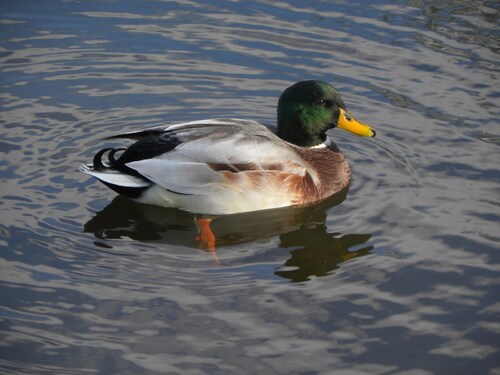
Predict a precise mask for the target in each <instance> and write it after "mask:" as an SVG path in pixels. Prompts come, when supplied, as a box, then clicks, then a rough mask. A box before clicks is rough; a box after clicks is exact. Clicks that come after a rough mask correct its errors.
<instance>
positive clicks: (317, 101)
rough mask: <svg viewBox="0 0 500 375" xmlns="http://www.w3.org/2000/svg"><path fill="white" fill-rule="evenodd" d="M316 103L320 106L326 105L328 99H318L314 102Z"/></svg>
mask: <svg viewBox="0 0 500 375" xmlns="http://www.w3.org/2000/svg"><path fill="white" fill-rule="evenodd" d="M314 104H315V105H317V106H318V107H324V106H325V105H326V100H322V99H321V100H316V102H315V103H314Z"/></svg>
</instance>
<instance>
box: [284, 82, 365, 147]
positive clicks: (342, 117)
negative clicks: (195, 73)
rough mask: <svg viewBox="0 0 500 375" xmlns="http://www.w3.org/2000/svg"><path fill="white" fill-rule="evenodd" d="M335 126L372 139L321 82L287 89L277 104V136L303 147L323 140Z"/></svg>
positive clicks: (333, 89) (301, 83) (300, 84)
mask: <svg viewBox="0 0 500 375" xmlns="http://www.w3.org/2000/svg"><path fill="white" fill-rule="evenodd" d="M335 127H339V128H342V129H344V130H347V131H349V132H351V133H354V134H357V135H360V136H365V137H374V136H375V131H374V130H373V129H371V128H370V127H369V126H368V125H366V124H363V123H361V122H359V121H357V120H356V119H355V118H354V117H353V116H351V115H350V114H349V113H348V112H347V110H346V107H345V104H344V101H343V100H342V97H341V96H340V94H339V93H338V91H337V90H336V89H335V87H333V86H332V85H329V84H328V83H326V82H322V81H315V80H311V81H301V82H298V83H296V84H294V85H293V86H290V87H289V88H287V89H286V90H285V91H284V92H283V94H282V95H281V97H280V99H279V102H278V136H280V137H281V138H282V139H284V140H285V141H287V142H290V143H293V144H296V145H298V146H303V147H311V146H315V145H318V144H320V143H322V142H324V141H325V140H326V134H325V133H326V131H327V130H328V129H332V128H335Z"/></svg>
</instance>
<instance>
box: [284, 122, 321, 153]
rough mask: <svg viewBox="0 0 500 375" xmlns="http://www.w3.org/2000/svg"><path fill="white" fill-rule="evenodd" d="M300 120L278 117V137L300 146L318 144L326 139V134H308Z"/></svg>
mask: <svg viewBox="0 0 500 375" xmlns="http://www.w3.org/2000/svg"><path fill="white" fill-rule="evenodd" d="M305 128H306V127H304V125H303V124H302V123H301V122H300V120H296V119H295V120H290V121H286V120H282V119H278V132H277V134H278V137H280V138H281V139H283V140H284V141H287V142H290V143H293V144H294V145H297V146H300V147H312V146H318V145H320V144H322V143H324V142H325V141H326V134H325V133H321V134H309V133H308V132H306V131H305V130H304V129H305Z"/></svg>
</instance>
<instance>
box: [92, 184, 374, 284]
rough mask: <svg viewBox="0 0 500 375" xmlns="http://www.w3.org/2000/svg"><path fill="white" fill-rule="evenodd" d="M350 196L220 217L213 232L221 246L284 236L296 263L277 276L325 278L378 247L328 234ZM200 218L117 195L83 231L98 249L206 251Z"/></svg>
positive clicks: (360, 236) (355, 238) (290, 262)
mask: <svg viewBox="0 0 500 375" xmlns="http://www.w3.org/2000/svg"><path fill="white" fill-rule="evenodd" d="M346 195H347V190H346V191H344V192H341V193H339V194H338V195H335V196H333V197H331V198H330V199H328V200H326V201H324V202H321V203H319V204H317V205H315V206H311V207H301V208H296V207H295V208H293V207H287V208H280V209H275V210H267V211H259V212H252V213H244V214H236V215H227V216H219V217H214V218H213V220H212V223H211V228H212V231H213V233H214V235H215V237H216V247H217V248H218V249H220V248H221V247H224V246H230V245H235V244H240V243H251V242H255V241H262V240H265V239H270V238H273V237H276V236H279V239H280V244H279V246H280V247H281V248H286V249H289V253H290V258H289V259H288V260H287V261H286V262H285V264H284V266H286V267H285V269H282V270H279V271H276V272H275V274H276V275H277V276H279V277H282V278H286V279H289V280H291V281H295V282H300V281H306V280H308V279H309V278H310V277H311V276H324V275H326V274H328V273H330V272H331V271H333V270H335V269H336V268H338V266H339V264H340V263H342V262H344V261H346V260H349V259H352V258H356V257H359V256H363V255H366V254H369V253H370V251H371V250H373V246H370V245H365V244H366V242H367V241H368V240H369V239H370V238H371V234H341V233H329V232H328V228H327V225H326V219H327V211H328V210H329V209H330V208H332V207H334V206H336V205H338V204H340V203H342V202H343V201H344V199H345V197H346ZM197 218H199V216H197V215H194V214H191V213H188V212H184V211H181V210H178V209H173V208H164V207H156V206H150V205H145V204H140V203H136V202H134V201H131V200H129V199H127V198H124V197H121V196H117V197H116V198H115V199H114V200H113V201H112V202H111V203H110V204H109V205H108V206H107V207H105V208H104V209H103V210H102V211H100V212H98V213H97V214H96V215H95V216H94V217H93V218H92V219H90V220H89V221H88V222H87V223H86V224H85V225H84V228H83V230H84V232H87V233H94V235H95V236H96V238H97V239H98V240H96V241H95V244H96V246H100V247H110V246H109V245H108V244H107V243H106V242H105V241H106V240H113V239H120V238H130V239H133V240H136V241H140V242H154V243H161V244H169V245H177V246H185V247H191V248H198V249H200V248H202V246H201V244H200V243H199V242H198V240H197V237H198V228H197V225H196V220H197ZM99 240H104V241H99ZM274 251H275V250H274Z"/></svg>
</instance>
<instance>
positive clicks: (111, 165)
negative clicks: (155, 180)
mask: <svg viewBox="0 0 500 375" xmlns="http://www.w3.org/2000/svg"><path fill="white" fill-rule="evenodd" d="M125 150H126V148H123V147H120V148H113V147H108V148H104V149H102V150H100V151H99V152H98V153H97V154H95V156H94V160H93V164H94V170H95V171H100V172H105V171H110V170H114V171H119V172H122V173H125V174H128V175H132V176H136V177H141V178H143V179H144V180H147V181H149V180H148V179H147V178H145V177H144V176H143V175H141V174H140V173H139V172H137V171H135V170H134V169H132V168H130V167H127V166H126V165H125V164H123V163H122V162H121V161H120V157H119V158H118V159H116V157H115V154H116V153H117V152H119V151H125ZM106 153H107V161H108V163H107V165H106V164H105V163H103V158H104V155H105V154H106Z"/></svg>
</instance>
